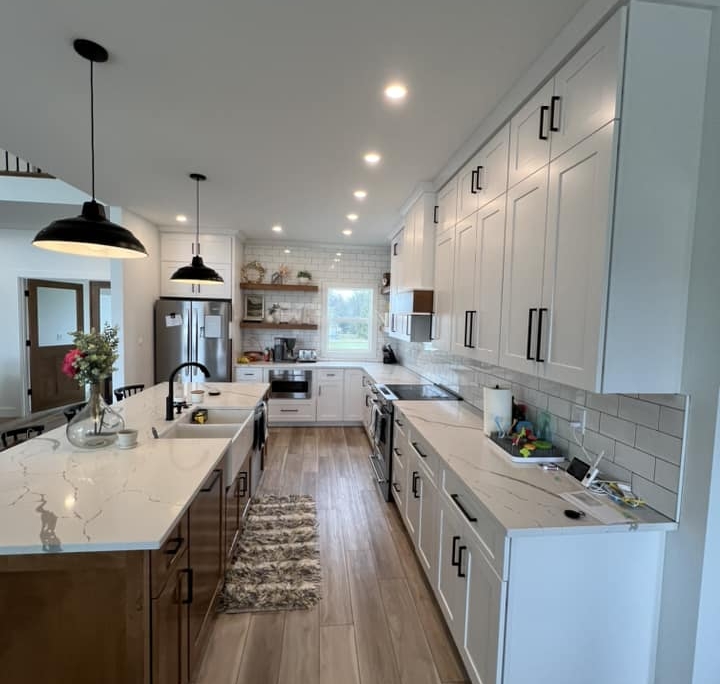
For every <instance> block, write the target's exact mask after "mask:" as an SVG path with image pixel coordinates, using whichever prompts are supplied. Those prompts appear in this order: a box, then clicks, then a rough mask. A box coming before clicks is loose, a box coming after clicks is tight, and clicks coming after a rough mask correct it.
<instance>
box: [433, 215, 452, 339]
mask: <svg viewBox="0 0 720 684" xmlns="http://www.w3.org/2000/svg"><path fill="white" fill-rule="evenodd" d="M454 261H455V229H454V228H451V229H449V230H445V231H444V232H443V233H442V234H440V235H438V237H437V239H436V241H435V283H434V291H433V295H434V306H435V316H434V319H435V320H434V322H433V323H434V326H433V330H432V341H433V344H434V346H435V348H436V349H441V350H443V351H450V345H451V341H452V321H453V315H452V306H453V263H454Z"/></svg>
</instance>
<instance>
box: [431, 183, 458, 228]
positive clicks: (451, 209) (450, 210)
mask: <svg viewBox="0 0 720 684" xmlns="http://www.w3.org/2000/svg"><path fill="white" fill-rule="evenodd" d="M457 196H458V178H457V176H455V177H454V178H452V179H451V180H450V181H448V183H447V184H446V185H445V186H444V187H443V188H441V189H440V191H439V192H438V195H437V207H438V208H437V225H436V232H437V233H438V234H439V233H444V232H445V231H446V230H450V229H451V228H454V227H455V223H456V222H457Z"/></svg>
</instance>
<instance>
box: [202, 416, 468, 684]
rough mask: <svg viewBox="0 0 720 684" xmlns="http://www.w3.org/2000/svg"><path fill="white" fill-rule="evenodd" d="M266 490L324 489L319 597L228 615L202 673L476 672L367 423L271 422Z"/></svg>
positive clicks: (254, 683) (267, 679)
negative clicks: (378, 467)
mask: <svg viewBox="0 0 720 684" xmlns="http://www.w3.org/2000/svg"><path fill="white" fill-rule="evenodd" d="M270 439H271V441H270V451H269V455H268V459H267V462H266V471H265V477H264V481H263V485H262V491H261V493H262V494H311V495H313V496H314V497H315V498H316V500H317V505H318V517H319V524H320V557H321V562H322V570H323V586H322V596H323V598H322V600H321V602H320V603H319V605H318V606H317V607H315V608H314V609H312V610H297V611H286V612H279V613H244V614H240V615H221V616H219V617H218V619H217V620H216V621H215V626H214V630H213V634H212V636H211V639H210V644H209V646H208V650H207V653H206V656H205V660H204V662H203V665H202V669H201V672H200V677H199V684H426V683H427V684H438V683H439V682H443V683H444V682H465V681H467V680H468V678H467V675H466V673H465V670H464V668H463V665H462V663H461V661H460V657H459V655H458V653H457V650H456V649H455V646H454V644H453V643H452V641H451V637H450V635H449V633H448V632H447V629H446V627H445V624H444V622H443V618H442V614H441V613H440V609H439V608H438V606H437V604H436V602H435V599H434V597H433V595H432V591H431V589H430V587H429V586H428V584H427V582H426V580H425V576H424V574H423V571H422V569H421V567H420V565H419V563H418V562H417V560H416V559H415V554H414V552H413V549H412V544H411V542H410V540H409V539H408V537H407V535H406V533H405V528H404V527H403V523H402V521H401V520H400V516H399V514H398V511H397V508H396V506H395V505H394V504H388V503H386V502H385V501H383V500H382V499H381V498H380V496H379V495H378V493H377V490H376V488H375V483H374V481H373V475H372V467H371V465H370V463H369V461H368V453H369V444H368V441H367V439H366V437H365V433H364V432H363V430H362V428H320V427H318V428H315V427H312V428H275V429H273V430H272V431H271V434H270Z"/></svg>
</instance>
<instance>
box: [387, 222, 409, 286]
mask: <svg viewBox="0 0 720 684" xmlns="http://www.w3.org/2000/svg"><path fill="white" fill-rule="evenodd" d="M404 253H405V229H402V230H400V231H399V232H398V233H397V234H396V235H395V237H394V238H393V239H392V241H391V243H390V290H391V292H399V291H400V290H402V289H403V287H404V283H403V257H404Z"/></svg>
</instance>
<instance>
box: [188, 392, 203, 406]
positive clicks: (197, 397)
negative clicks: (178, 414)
mask: <svg viewBox="0 0 720 684" xmlns="http://www.w3.org/2000/svg"><path fill="white" fill-rule="evenodd" d="M204 398H205V390H201V389H196V390H192V391H191V392H190V403H192V404H199V403H201V402H202V400H203V399H204Z"/></svg>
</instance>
